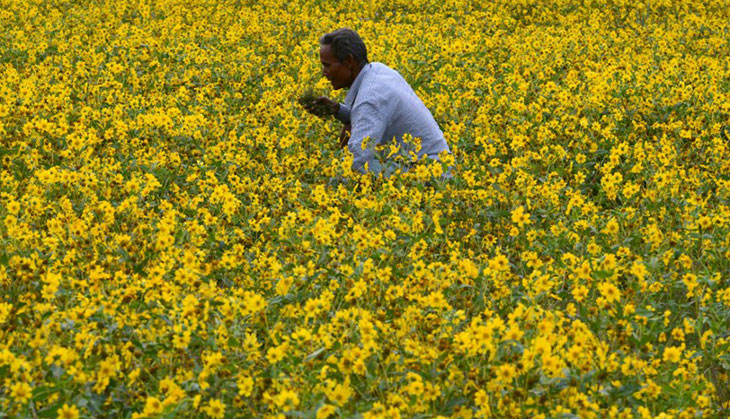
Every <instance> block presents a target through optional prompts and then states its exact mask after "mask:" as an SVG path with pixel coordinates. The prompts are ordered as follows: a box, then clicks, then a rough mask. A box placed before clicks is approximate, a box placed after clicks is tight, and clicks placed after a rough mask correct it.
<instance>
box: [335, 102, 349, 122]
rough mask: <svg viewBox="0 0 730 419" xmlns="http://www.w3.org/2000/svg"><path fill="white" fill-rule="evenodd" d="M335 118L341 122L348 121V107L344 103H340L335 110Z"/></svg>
mask: <svg viewBox="0 0 730 419" xmlns="http://www.w3.org/2000/svg"><path fill="white" fill-rule="evenodd" d="M335 118H337V119H338V120H339V121H340V122H342V123H343V124H347V123H349V122H350V108H349V107H348V106H347V105H345V104H344V103H340V109H339V110H338V111H337V115H335Z"/></svg>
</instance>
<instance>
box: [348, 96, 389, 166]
mask: <svg viewBox="0 0 730 419" xmlns="http://www.w3.org/2000/svg"><path fill="white" fill-rule="evenodd" d="M350 116H351V122H352V134H351V136H350V140H349V141H348V143H347V147H348V149H349V150H350V153H352V155H353V157H354V159H353V162H352V168H353V169H354V170H357V171H359V172H362V173H364V172H365V163H368V169H369V170H370V171H378V170H379V167H375V166H376V165H377V160H376V159H375V153H374V150H373V148H374V146H375V145H377V144H380V143H381V142H382V140H383V135H384V133H385V127H386V125H387V122H388V121H387V118H385V117H384V115H382V110H380V109H378V107H376V106H375V105H373V104H372V103H370V102H362V103H358V104H357V105H356V106H355V107H354V109H353V110H352V112H351V113H350ZM365 138H370V140H369V142H368V146H367V147H365V149H364V150H363V148H362V142H363V140H364V139H365Z"/></svg>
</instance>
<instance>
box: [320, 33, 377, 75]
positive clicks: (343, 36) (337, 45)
mask: <svg viewBox="0 0 730 419" xmlns="http://www.w3.org/2000/svg"><path fill="white" fill-rule="evenodd" d="M319 44H320V45H329V46H330V48H332V53H333V54H334V55H335V58H337V60H338V61H339V62H344V61H345V60H346V59H347V57H348V56H349V55H352V57H353V58H354V59H355V61H356V62H357V64H358V65H360V66H363V65H365V64H367V63H368V50H367V48H366V47H365V43H364V42H363V41H362V38H360V35H358V34H357V32H355V31H353V30H352V29H350V28H340V29H337V30H335V31H332V32H330V33H326V34H324V35H322V37H321V38H319Z"/></svg>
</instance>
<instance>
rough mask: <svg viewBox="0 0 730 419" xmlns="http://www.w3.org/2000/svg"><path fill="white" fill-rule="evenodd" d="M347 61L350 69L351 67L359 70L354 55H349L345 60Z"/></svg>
mask: <svg viewBox="0 0 730 419" xmlns="http://www.w3.org/2000/svg"><path fill="white" fill-rule="evenodd" d="M345 61H346V62H347V66H348V67H350V68H352V69H355V68H357V60H355V56H354V55H352V54H350V55H348V56H347V58H346V59H345Z"/></svg>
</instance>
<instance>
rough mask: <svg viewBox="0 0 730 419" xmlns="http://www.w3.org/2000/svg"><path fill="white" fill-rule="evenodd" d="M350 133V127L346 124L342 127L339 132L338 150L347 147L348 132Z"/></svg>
mask: <svg viewBox="0 0 730 419" xmlns="http://www.w3.org/2000/svg"><path fill="white" fill-rule="evenodd" d="M351 131H352V125H350V123H349V122H348V123H347V124H345V125H343V126H342V129H341V130H340V148H345V147H347V142H348V141H350V132H351Z"/></svg>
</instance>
